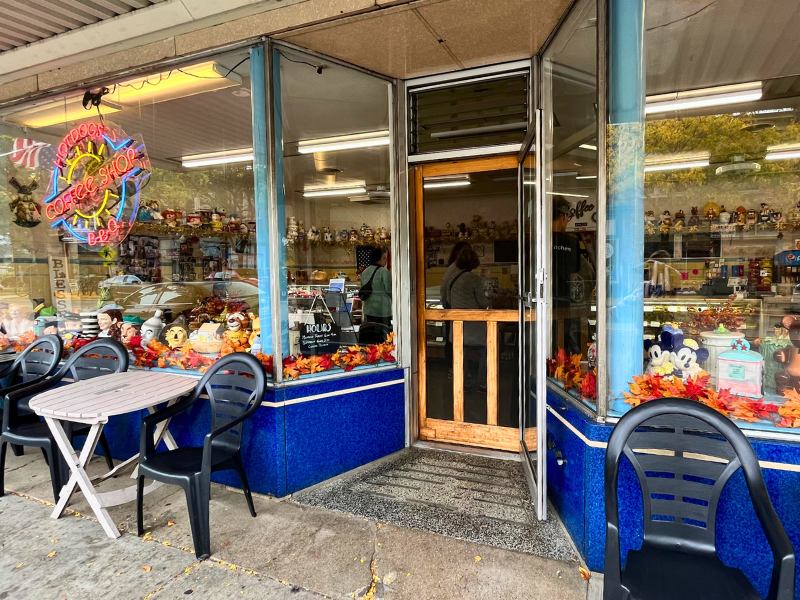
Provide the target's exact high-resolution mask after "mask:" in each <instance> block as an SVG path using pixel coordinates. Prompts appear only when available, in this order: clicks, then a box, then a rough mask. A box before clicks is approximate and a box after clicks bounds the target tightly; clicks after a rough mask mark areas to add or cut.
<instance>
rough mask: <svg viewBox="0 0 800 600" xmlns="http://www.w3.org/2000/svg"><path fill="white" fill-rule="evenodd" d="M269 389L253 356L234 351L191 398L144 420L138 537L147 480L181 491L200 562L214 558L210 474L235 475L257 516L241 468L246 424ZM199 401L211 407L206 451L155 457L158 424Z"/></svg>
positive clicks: (190, 449) (171, 452)
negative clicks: (234, 473)
mask: <svg viewBox="0 0 800 600" xmlns="http://www.w3.org/2000/svg"><path fill="white" fill-rule="evenodd" d="M265 388H266V376H265V375H264V369H263V367H262V366H261V363H260V362H259V361H258V360H257V359H256V358H255V357H254V356H252V355H250V354H245V353H242V352H236V353H234V354H229V355H227V356H225V357H224V358H222V359H220V360H219V361H217V362H216V363H215V364H214V366H212V367H211V368H210V369H209V370H208V372H207V373H206V374H205V375H204V376H203V378H202V379H201V380H200V382H199V383H198V384H197V387H196V388H195V391H194V393H193V394H192V395H191V396H189V397H187V398H186V399H184V400H181V401H180V402H178V403H177V404H174V405H172V406H170V407H168V408H165V409H163V410H160V411H158V412H156V413H154V414H152V415H148V416H147V417H145V418H144V422H143V426H142V438H141V446H140V456H139V478H138V481H137V494H136V526H137V531H138V534H139V535H142V534H143V533H144V527H143V495H144V479H145V477H146V478H148V479H154V480H156V481H161V482H164V483H169V484H172V485H178V486H180V487H182V488H183V490H184V492H185V494H186V504H187V506H188V508H189V521H190V524H191V527H192V539H193V540H194V552H195V554H196V555H197V557H198V558H207V557H208V556H209V555H210V554H211V533H210V531H209V518H208V508H209V499H210V495H211V473H213V472H214V471H225V470H234V471H236V472H237V473H238V475H239V478H240V479H241V481H242V489H243V491H244V495H245V498H246V499H247V507H248V508H249V509H250V514H251V515H252V516H253V517H255V516H256V510H255V507H254V506H253V497H252V495H251V494H250V485H249V484H248V482H247V475H246V474H245V472H244V466H243V465H242V457H241V445H242V423H243V422H244V421H245V419H247V418H248V417H249V416H250V415H252V414H253V413H254V412H255V411H256V409H258V407H259V406H260V405H261V402H262V400H263V398H264V390H265ZM201 396H202V397H204V399H205V398H207V400H208V402H209V405H210V408H211V432H210V433H208V434H206V436H205V439H204V440H203V446H202V447H198V448H193V447H185V448H178V449H176V450H168V451H166V452H157V451H156V449H155V443H154V439H153V435H154V432H155V429H156V425H157V424H158V423H160V422H163V421H166V420H167V419H170V418H172V417H174V416H175V415H177V414H178V413H181V412H183V411H185V410H187V409H188V408H189V407H191V406H192V405H193V404H194V403H195V401H197V400H198V399H199V398H201Z"/></svg>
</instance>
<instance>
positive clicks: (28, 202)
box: [8, 177, 42, 227]
mask: <svg viewBox="0 0 800 600" xmlns="http://www.w3.org/2000/svg"><path fill="white" fill-rule="evenodd" d="M8 183H9V185H11V186H12V187H13V188H14V189H15V190H16V192H17V194H16V196H14V199H13V200H12V201H11V202H9V203H8V206H9V208H10V209H11V213H12V214H13V215H14V219H13V221H14V223H15V224H16V225H19V226H20V227H35V226H36V225H38V224H39V223H40V222H41V221H42V213H41V210H40V209H39V204H38V203H37V202H36V200H34V199H33V191H34V190H35V189H36V188H38V187H39V182H38V181H37V180H36V178H35V177H32V178H31V179H30V181H29V182H28V183H20V181H19V180H18V179H17V178H16V177H12V178H11V179H9V180H8Z"/></svg>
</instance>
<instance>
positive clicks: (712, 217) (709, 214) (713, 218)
mask: <svg viewBox="0 0 800 600" xmlns="http://www.w3.org/2000/svg"><path fill="white" fill-rule="evenodd" d="M705 216H706V221H708V222H709V223H716V222H718V220H719V213H718V212H717V211H716V209H714V208H713V207H712V208H709V209H708V210H706V215H705Z"/></svg>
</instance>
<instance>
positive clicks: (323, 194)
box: [303, 185, 367, 198]
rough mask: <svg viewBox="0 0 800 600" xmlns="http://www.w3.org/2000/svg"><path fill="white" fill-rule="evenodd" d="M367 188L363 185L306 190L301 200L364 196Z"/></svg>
mask: <svg viewBox="0 0 800 600" xmlns="http://www.w3.org/2000/svg"><path fill="white" fill-rule="evenodd" d="M366 193H367V188H366V187H365V186H363V185H357V186H348V187H333V188H310V189H309V188H306V189H305V190H304V191H303V198H328V197H331V196H355V195H357V194H366Z"/></svg>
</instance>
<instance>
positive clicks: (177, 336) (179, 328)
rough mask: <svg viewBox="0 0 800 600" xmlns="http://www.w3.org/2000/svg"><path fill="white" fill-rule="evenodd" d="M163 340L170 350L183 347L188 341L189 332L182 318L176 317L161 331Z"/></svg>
mask: <svg viewBox="0 0 800 600" xmlns="http://www.w3.org/2000/svg"><path fill="white" fill-rule="evenodd" d="M163 338H164V342H165V343H166V344H167V346H169V347H170V348H171V349H172V350H179V349H182V348H184V347H185V346H186V345H187V344H188V343H189V332H188V330H187V329H186V325H184V323H183V320H182V319H176V320H175V321H174V322H172V323H171V324H170V325H169V326H168V327H167V328H166V329H164V333H163Z"/></svg>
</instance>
